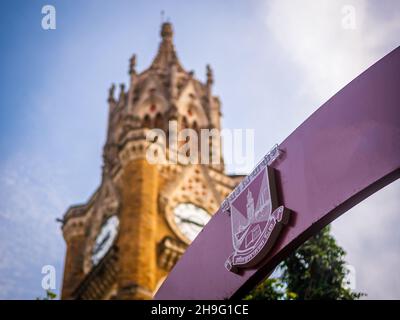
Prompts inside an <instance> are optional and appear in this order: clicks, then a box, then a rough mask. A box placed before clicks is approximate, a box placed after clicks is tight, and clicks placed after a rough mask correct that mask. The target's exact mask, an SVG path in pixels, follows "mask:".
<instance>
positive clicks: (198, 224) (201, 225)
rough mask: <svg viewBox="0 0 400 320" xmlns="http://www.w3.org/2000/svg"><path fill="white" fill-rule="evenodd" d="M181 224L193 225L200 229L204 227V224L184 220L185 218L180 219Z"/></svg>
mask: <svg viewBox="0 0 400 320" xmlns="http://www.w3.org/2000/svg"><path fill="white" fill-rule="evenodd" d="M181 222H187V223H191V224H194V225H195V226H198V227H200V228H203V227H204V224H202V223H199V222H196V221H193V220H190V219H186V218H181Z"/></svg>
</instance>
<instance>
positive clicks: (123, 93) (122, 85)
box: [119, 83, 125, 99]
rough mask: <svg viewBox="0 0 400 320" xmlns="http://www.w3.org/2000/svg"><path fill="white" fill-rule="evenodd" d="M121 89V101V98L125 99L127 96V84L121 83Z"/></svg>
mask: <svg viewBox="0 0 400 320" xmlns="http://www.w3.org/2000/svg"><path fill="white" fill-rule="evenodd" d="M119 88H120V92H119V97H120V99H121V98H123V97H124V96H125V84H124V83H121V84H120V85H119Z"/></svg>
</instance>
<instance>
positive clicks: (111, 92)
mask: <svg viewBox="0 0 400 320" xmlns="http://www.w3.org/2000/svg"><path fill="white" fill-rule="evenodd" d="M114 92H115V84H114V83H112V84H111V87H110V89H109V90H108V102H113V101H115V99H114Z"/></svg>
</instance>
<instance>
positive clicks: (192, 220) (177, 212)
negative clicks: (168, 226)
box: [174, 203, 211, 241]
mask: <svg viewBox="0 0 400 320" xmlns="http://www.w3.org/2000/svg"><path fill="white" fill-rule="evenodd" d="M210 218H211V216H210V215H209V214H208V212H207V211H206V210H204V209H202V208H200V207H197V206H195V205H194V204H192V203H181V204H179V205H178V206H177V207H176V208H175V209H174V222H175V224H176V225H177V226H178V228H179V231H180V232H181V233H182V234H183V235H184V236H185V237H186V238H187V239H188V240H189V241H193V240H194V238H196V236H197V235H198V234H199V233H200V231H201V230H202V229H203V227H204V226H205V225H206V223H207V222H208V221H209V220H210Z"/></svg>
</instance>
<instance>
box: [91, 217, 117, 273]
mask: <svg viewBox="0 0 400 320" xmlns="http://www.w3.org/2000/svg"><path fill="white" fill-rule="evenodd" d="M118 226H119V219H118V217H117V216H115V215H114V216H111V217H110V218H108V219H107V221H106V222H105V223H104V224H103V225H102V227H101V229H100V232H99V234H98V235H97V237H96V241H95V243H94V246H93V251H92V263H93V265H97V264H98V263H99V262H100V260H101V259H102V258H103V257H104V256H105V255H106V253H107V252H108V250H110V248H111V246H112V244H113V243H114V240H115V238H116V236H117V233H118Z"/></svg>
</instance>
